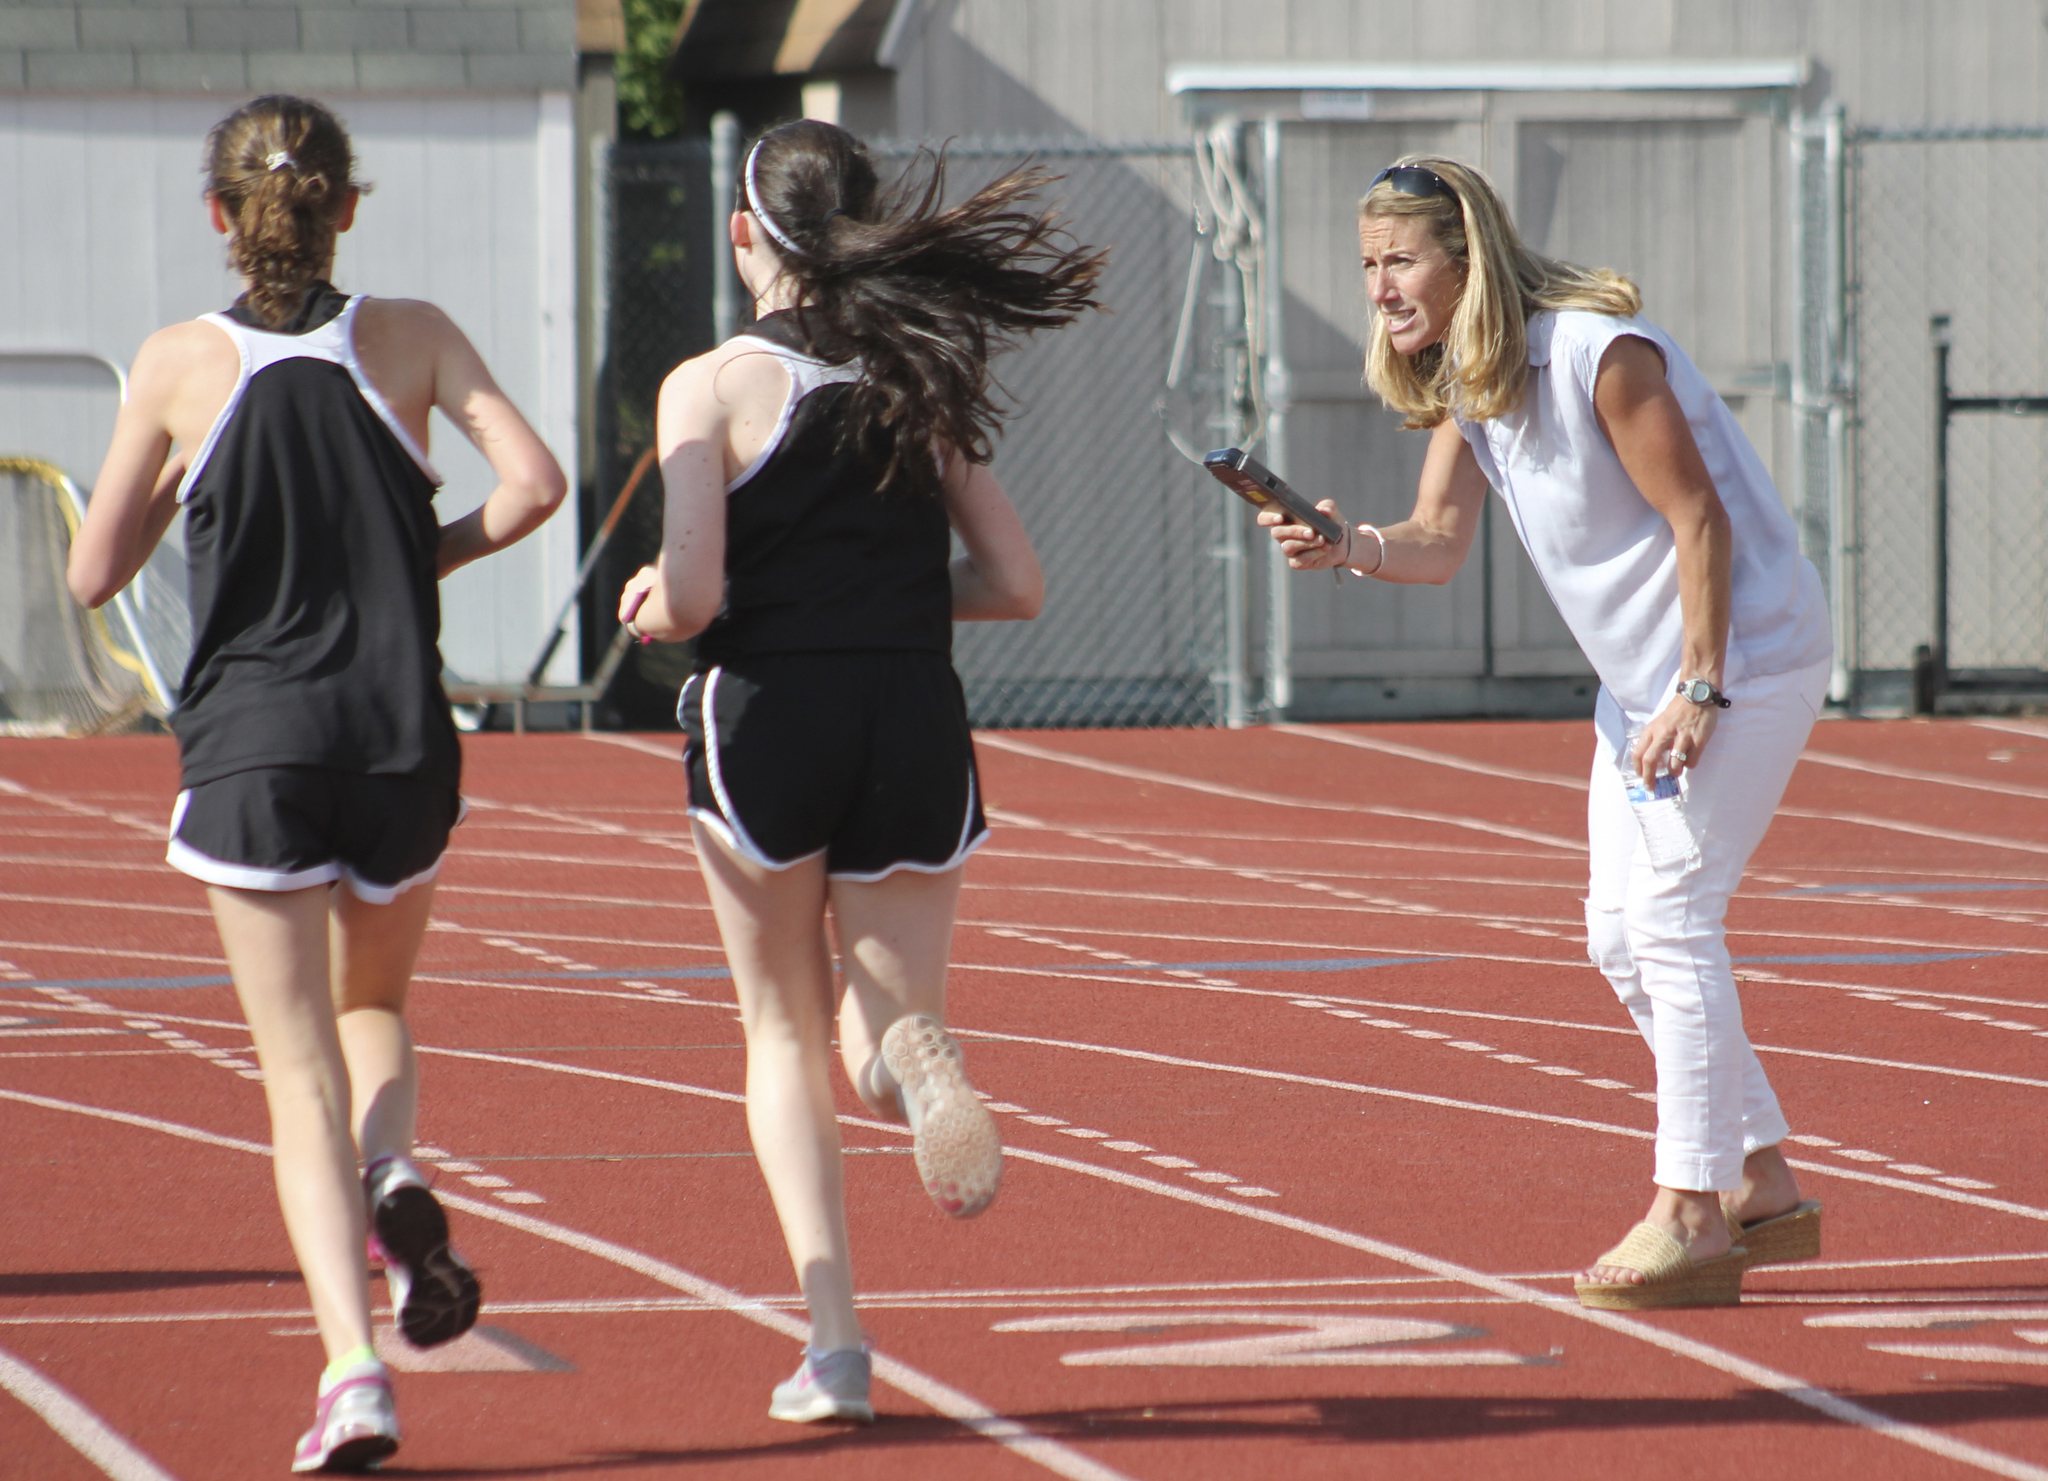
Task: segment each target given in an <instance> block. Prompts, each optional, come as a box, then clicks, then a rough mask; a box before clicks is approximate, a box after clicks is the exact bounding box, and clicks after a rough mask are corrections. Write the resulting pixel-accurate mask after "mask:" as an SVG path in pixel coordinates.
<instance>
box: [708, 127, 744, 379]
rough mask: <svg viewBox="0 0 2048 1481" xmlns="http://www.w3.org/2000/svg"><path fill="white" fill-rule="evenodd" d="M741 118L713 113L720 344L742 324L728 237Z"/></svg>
mask: <svg viewBox="0 0 2048 1481" xmlns="http://www.w3.org/2000/svg"><path fill="white" fill-rule="evenodd" d="M739 178H740V121H739V119H737V118H735V117H734V116H733V115H732V114H730V113H723V112H721V113H714V114H712V115H711V210H710V211H709V212H708V213H707V214H708V215H709V217H710V224H711V242H710V247H711V331H712V337H713V338H714V339H715V340H717V341H718V342H719V343H720V344H723V343H724V342H725V341H726V340H728V339H730V338H731V337H732V336H733V335H734V334H735V333H736V332H737V331H738V330H739V327H740V278H739V269H738V268H736V267H734V266H733V261H732V244H731V243H730V242H729V241H727V240H726V234H725V223H726V217H727V215H728V214H729V213H730V212H731V210H732V206H733V202H734V201H735V200H736V199H738V194H737V193H738V190H739Z"/></svg>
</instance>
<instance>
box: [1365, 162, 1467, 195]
mask: <svg viewBox="0 0 2048 1481" xmlns="http://www.w3.org/2000/svg"><path fill="white" fill-rule="evenodd" d="M1382 180H1384V181H1386V182H1387V184H1389V185H1391V186H1393V187H1394V189H1396V190H1398V191H1400V192H1401V194H1403V195H1419V196H1431V195H1441V196H1445V197H1448V198H1449V199H1450V200H1453V201H1455V200H1457V198H1458V192H1457V191H1455V190H1453V189H1451V187H1450V183H1449V182H1448V181H1446V180H1445V179H1444V177H1443V176H1441V175H1439V174H1438V173H1437V172H1436V171H1435V170H1427V169H1424V168H1423V167H1422V166H1421V165H1388V166H1387V167H1386V168H1385V169H1384V170H1381V171H1380V172H1379V173H1378V174H1377V175H1375V176H1373V177H1372V184H1371V185H1368V186H1366V187H1365V189H1366V193H1367V194H1371V192H1372V191H1373V190H1374V189H1375V188H1376V187H1377V186H1378V185H1379V183H1380V182H1381V181H1382Z"/></svg>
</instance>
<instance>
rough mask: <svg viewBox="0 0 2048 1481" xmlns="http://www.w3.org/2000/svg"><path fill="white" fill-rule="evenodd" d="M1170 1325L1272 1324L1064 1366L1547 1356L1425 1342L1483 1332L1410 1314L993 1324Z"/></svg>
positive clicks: (1333, 1363) (1238, 1314) (1413, 1363)
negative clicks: (1251, 1331)
mask: <svg viewBox="0 0 2048 1481" xmlns="http://www.w3.org/2000/svg"><path fill="white" fill-rule="evenodd" d="M1176 1327H1264V1328H1277V1329H1279V1330H1269V1331H1264V1332H1259V1333H1257V1334H1254V1335H1247V1336H1243V1337H1200V1338H1195V1339H1192V1340H1186V1341H1179V1342H1152V1343H1144V1344H1139V1345H1134V1346H1127V1347H1103V1348H1092V1349H1089V1350H1086V1351H1081V1352H1070V1353H1067V1354H1065V1355H1064V1356H1063V1357H1061V1359H1060V1361H1061V1362H1062V1363H1063V1364H1065V1365H1066V1366H1068V1367H1070V1368H1311V1367H1427V1368H1469V1367H1504V1366H1510V1365H1516V1364H1522V1363H1538V1362H1544V1361H1547V1360H1546V1359H1543V1358H1532V1357H1525V1356H1523V1355H1522V1354H1520V1353H1514V1352H1506V1351H1503V1350H1501V1349H1499V1348H1464V1349H1448V1350H1447V1349H1442V1348H1429V1347H1425V1346H1424V1344H1429V1343H1438V1342H1447V1341H1468V1340H1470V1339H1471V1338H1474V1337H1483V1336H1485V1335H1486V1334H1485V1332H1483V1331H1482V1330H1481V1329H1480V1328H1478V1327H1466V1326H1460V1325H1458V1324H1457V1323H1454V1322H1438V1321H1426V1320H1421V1319H1419V1318H1415V1317H1390V1316H1366V1315H1361V1316H1334V1315H1325V1314H1316V1313H1307V1312H1286V1311H1119V1312H1112V1313H1075V1314H1073V1315H1070V1316H1039V1317H1024V1318H1020V1319H1018V1320H1016V1321H1008V1322H998V1323H997V1324H996V1326H995V1328H994V1330H996V1331H998V1332H1110V1333H1141V1332H1142V1333H1148V1334H1149V1333H1157V1332H1160V1331H1162V1330H1165V1329H1171V1328H1176Z"/></svg>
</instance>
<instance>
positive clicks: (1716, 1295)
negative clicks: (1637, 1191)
mask: <svg viewBox="0 0 2048 1481" xmlns="http://www.w3.org/2000/svg"><path fill="white" fill-rule="evenodd" d="M1748 1258H1749V1251H1748V1249H1747V1248H1745V1247H1744V1246H1742V1245H1737V1246H1735V1248H1733V1249H1731V1250H1730V1251H1728V1253H1727V1254H1725V1255H1717V1256H1715V1257H1714V1258H1713V1259H1711V1260H1701V1261H1699V1262H1697V1263H1695V1262H1694V1261H1693V1259H1692V1257H1691V1256H1689V1255H1687V1254H1686V1252H1685V1246H1684V1245H1682V1244H1680V1243H1679V1242H1678V1241H1677V1240H1675V1239H1673V1238H1672V1237H1671V1236H1670V1235H1668V1234H1666V1233H1665V1232H1664V1231H1663V1230H1662V1229H1659V1228H1658V1227H1657V1226H1656V1225H1655V1224H1638V1225H1636V1227H1635V1228H1633V1229H1631V1230H1629V1232H1628V1235H1627V1237H1626V1238H1624V1239H1623V1240H1622V1242H1621V1243H1620V1244H1618V1245H1616V1246H1615V1247H1614V1248H1613V1249H1611V1250H1609V1251H1608V1252H1607V1253H1606V1254H1604V1255H1602V1256H1601V1257H1600V1258H1599V1260H1597V1261H1596V1262H1595V1263H1596V1264H1600V1265H1619V1266H1621V1267H1622V1268H1623V1269H1626V1270H1639V1271H1641V1272H1642V1274H1643V1282H1642V1284H1641V1285H1636V1284H1633V1283H1630V1282H1625V1281H1592V1280H1581V1281H1578V1282H1576V1283H1575V1285H1576V1288H1577V1290H1578V1293H1579V1305H1581V1306H1593V1307H1598V1308H1599V1309H1601V1310H1602V1311H1653V1310H1658V1309H1661V1308H1664V1307H1672V1306H1733V1305H1735V1304H1736V1303H1737V1302H1739V1301H1740V1300H1741V1299H1742V1270H1743V1266H1744V1265H1745V1264H1746V1263H1747V1262H1748Z"/></svg>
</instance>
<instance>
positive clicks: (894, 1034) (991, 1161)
mask: <svg viewBox="0 0 2048 1481" xmlns="http://www.w3.org/2000/svg"><path fill="white" fill-rule="evenodd" d="M882 1064H883V1066H884V1068H886V1069H887V1070H888V1071H889V1073H890V1074H891V1075H892V1076H894V1077H895V1080H896V1083H897V1084H898V1085H899V1086H901V1087H902V1089H903V1111H904V1114H905V1115H906V1116H908V1117H909V1118H910V1132H911V1136H912V1138H913V1141H914V1144H915V1148H916V1156H917V1172H918V1176H919V1177H921V1178H923V1179H924V1191H925V1192H927V1193H929V1194H930V1195H931V1197H932V1202H933V1203H936V1204H937V1205H938V1206H939V1207H940V1208H941V1209H943V1210H945V1211H946V1212H947V1213H949V1214H951V1215H952V1216H953V1217H954V1218H956V1219H971V1218H973V1217H974V1215H976V1214H978V1213H980V1212H981V1211H982V1210H983V1209H985V1208H987V1207H988V1206H989V1204H990V1202H991V1201H992V1200H993V1199H994V1198H995V1196H996V1184H997V1183H998V1182H999V1181H1001V1179H1002V1175H1003V1142H1002V1137H1001V1136H1000V1135H999V1134H998V1133H997V1131H996V1118H995V1117H993V1116H991V1115H990V1114H989V1112H988V1107H986V1106H984V1105H983V1104H982V1103H981V1102H980V1101H979V1100H978V1099H976V1097H975V1094H974V1087H973V1086H971V1085H969V1084H968V1083H967V1070H966V1067H965V1065H964V1064H963V1063H962V1061H961V1055H960V1045H959V1044H958V1043H957V1042H955V1041H954V1038H953V1036H952V1035H951V1034H949V1033H947V1032H946V1029H945V1026H944V1025H943V1024H941V1023H940V1022H939V1021H938V1019H936V1018H934V1017H932V1016H931V1015H930V1014H929V1013H913V1014H910V1015H909V1016H908V1017H905V1018H899V1019H897V1020H896V1021H895V1022H894V1023H892V1024H890V1025H889V1031H888V1032H887V1033H886V1034H884V1035H882Z"/></svg>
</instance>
